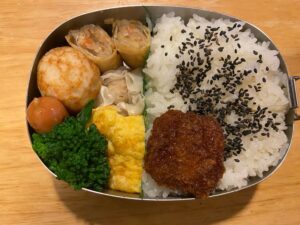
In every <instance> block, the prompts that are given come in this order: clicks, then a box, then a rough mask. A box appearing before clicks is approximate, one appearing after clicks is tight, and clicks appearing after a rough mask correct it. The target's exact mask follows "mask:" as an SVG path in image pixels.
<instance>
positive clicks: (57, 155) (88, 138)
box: [32, 101, 110, 191]
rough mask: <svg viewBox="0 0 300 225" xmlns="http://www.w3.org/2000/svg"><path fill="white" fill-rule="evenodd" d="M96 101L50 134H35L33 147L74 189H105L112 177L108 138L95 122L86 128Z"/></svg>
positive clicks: (59, 177)
mask: <svg viewBox="0 0 300 225" xmlns="http://www.w3.org/2000/svg"><path fill="white" fill-rule="evenodd" d="M93 104H94V102H93V101H91V102H89V103H88V104H87V105H86V106H85V108H84V109H83V110H82V111H81V112H80V113H79V114H78V115H77V117H68V118H66V119H65V121H64V122H63V123H61V124H58V125H56V126H55V127H54V128H53V130H52V131H51V132H49V133H46V134H37V133H34V134H33V135H32V139H33V149H34V150H35V151H36V152H37V154H38V155H39V156H40V157H41V159H42V160H43V161H44V163H45V164H46V165H47V166H48V168H49V169H50V170H51V171H53V172H54V173H55V174H56V175H57V179H61V180H65V181H66V182H68V183H69V184H70V185H71V186H72V187H73V188H74V189H81V188H89V189H92V190H95V191H101V190H103V188H105V187H106V185H107V183H108V179H109V173H110V169H109V164H108V158H107V154H106V150H107V141H106V139H105V137H104V136H102V135H101V134H100V133H99V131H98V130H97V128H96V126H95V125H94V124H92V125H90V126H89V127H87V128H86V124H87V123H88V121H89V120H90V117H91V112H92V108H93Z"/></svg>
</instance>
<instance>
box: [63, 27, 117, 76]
mask: <svg viewBox="0 0 300 225" xmlns="http://www.w3.org/2000/svg"><path fill="white" fill-rule="evenodd" d="M66 40H67V42H68V43H69V44H70V45H71V46H72V47H73V48H75V49H77V50H79V51H80V52H82V53H83V54H85V55H86V56H87V57H88V58H89V59H90V60H92V61H93V62H94V63H96V64H97V65H98V66H99V68H100V70H101V72H102V73H104V72H105V71H107V70H112V69H117V68H118V67H120V66H121V65H122V60H121V57H120V55H119V54H118V52H117V50H116V47H115V44H114V42H113V41H112V39H111V37H110V36H109V35H108V34H107V33H106V31H105V30H103V29H102V28H101V27H99V26H96V25H94V24H89V25H85V26H83V27H81V28H80V29H79V30H71V31H70V32H69V33H68V35H67V36H66Z"/></svg>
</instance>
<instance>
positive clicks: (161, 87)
mask: <svg viewBox="0 0 300 225" xmlns="http://www.w3.org/2000/svg"><path fill="white" fill-rule="evenodd" d="M243 25H244V23H243V22H231V21H229V20H223V19H218V20H212V21H208V20H206V19H205V18H202V17H199V16H197V15H194V16H193V18H191V19H190V20H189V21H188V23H187V25H185V24H184V22H183V20H182V19H181V18H180V17H176V16H174V14H172V13H171V14H168V15H163V16H162V17H161V18H160V19H158V21H157V23H156V25H155V27H154V30H153V32H154V34H155V35H154V37H153V38H152V43H151V50H150V55H149V58H148V60H147V65H146V67H145V69H144V73H145V74H146V75H147V78H148V84H147V92H146V94H145V95H146V106H147V115H148V120H149V121H150V124H151V123H152V122H153V120H154V119H155V118H156V117H158V116H160V115H161V114H163V113H164V112H166V111H167V110H168V109H170V108H173V109H177V110H181V111H183V112H186V111H188V110H192V111H194V110H196V108H195V107H196V106H195V105H193V104H191V103H187V102H186V99H184V98H183V97H182V94H180V93H179V91H178V90H176V89H174V86H175V84H176V83H178V80H177V77H176V74H178V73H179V72H180V71H179V68H178V65H180V64H181V63H182V61H186V62H187V61H189V60H190V57H191V55H192V54H196V53H197V52H199V53H200V55H201V56H202V54H205V52H203V50H199V51H197V49H196V48H197V47H198V44H197V45H195V46H196V47H192V49H195V50H196V51H195V53H193V52H189V53H187V51H185V52H183V54H181V55H180V57H178V52H179V50H178V49H179V48H178V47H180V46H182V42H186V40H187V39H188V38H189V37H191V34H192V36H194V39H195V40H198V39H197V38H199V39H201V38H203V37H204V36H205V32H206V29H208V28H209V29H211V28H216V29H218V33H219V32H221V31H226V34H227V36H228V38H225V37H224V36H222V37H221V36H218V44H219V45H217V44H215V45H212V46H210V48H211V49H212V52H211V56H212V57H213V59H212V61H211V69H210V70H209V71H208V72H207V73H206V77H205V78H204V79H203V81H202V82H201V84H200V85H199V88H200V89H202V90H204V91H205V90H209V89H211V88H212V84H211V83H210V80H211V79H212V77H213V76H214V74H216V73H218V72H217V71H218V69H220V68H221V67H222V65H223V62H222V61H220V59H221V58H222V57H223V58H226V57H227V55H230V56H234V57H239V59H241V58H244V59H245V60H246V62H247V63H241V64H239V65H237V68H236V69H238V70H240V71H244V70H246V71H247V70H248V71H252V72H251V73H249V75H247V77H245V79H244V80H243V81H242V83H241V84H239V85H237V86H236V90H237V91H238V90H239V89H241V88H243V89H248V94H249V95H250V96H252V97H253V100H249V103H248V106H249V107H250V108H251V110H253V111H255V110H256V109H257V106H260V107H261V108H264V107H268V112H267V115H271V113H276V118H273V119H274V123H276V124H277V126H276V127H277V128H276V131H275V130H273V129H270V130H269V131H268V136H269V137H268V136H266V135H261V133H262V132H260V133H258V134H249V135H245V136H242V137H241V143H242V145H243V148H244V149H245V150H243V151H240V152H239V153H238V154H237V155H228V156H227V158H226V160H225V162H224V165H225V168H226V171H225V173H224V175H223V178H222V179H221V180H220V182H219V185H218V187H217V189H220V190H230V189H233V188H241V187H243V186H245V185H247V182H248V178H249V177H251V176H260V177H262V176H263V172H264V171H267V170H268V169H269V167H270V166H275V165H277V163H278V161H279V160H280V159H281V157H282V152H283V151H284V150H285V149H286V147H287V137H286V135H285V133H284V130H285V129H286V125H285V122H284V121H285V113H286V112H287V110H288V106H289V101H288V98H287V96H286V94H285V88H284V77H285V76H286V75H285V74H283V73H282V72H280V70H279V66H280V62H279V59H278V57H277V54H278V52H277V51H275V50H270V49H269V48H268V46H269V43H267V42H262V43H260V42H258V41H257V39H256V38H255V37H254V35H253V34H252V33H251V31H250V30H246V31H244V30H242V29H243ZM231 28H232V29H231ZM183 31H184V32H183ZM237 37H238V41H237ZM227 39H228V40H227ZM220 47H221V48H223V49H220ZM221 50H222V51H221ZM253 53H255V54H253ZM256 53H259V54H261V55H262V56H258V55H257V54H256ZM258 57H259V59H258ZM260 59H263V60H261V61H260ZM253 71H256V72H253ZM257 83H260V86H259V89H260V91H256V88H255V89H254V88H249V85H250V86H251V85H253V84H257ZM213 85H216V86H218V87H219V86H222V80H214V81H213ZM251 87H252V86H251ZM170 90H172V91H170ZM222 91H224V92H226V91H225V90H222ZM237 91H235V92H234V93H228V92H226V94H225V95H224V96H223V97H222V101H224V102H225V103H222V104H226V102H230V101H234V100H235V99H237V98H238V94H237ZM172 92H173V93H172ZM195 96H196V95H195ZM197 96H200V95H199V94H198V95H197ZM214 107H215V108H216V109H217V108H220V107H222V105H221V103H218V104H216V105H215V106H214ZM268 113H269V114H268ZM238 119H239V116H238V115H236V114H235V113H234V112H232V113H230V114H228V115H226V117H225V119H224V120H225V122H226V123H227V124H232V125H234V124H235V122H236V121H237V120H238ZM267 119H268V116H266V117H265V118H261V123H266V122H267ZM150 132H151V126H150V129H149V130H148V135H149V134H150ZM254 136H257V137H254ZM229 137H231V136H230V135H229ZM142 187H143V192H144V195H145V196H146V197H152V198H154V197H164V198H165V197H167V196H168V195H169V194H178V192H177V191H176V190H170V189H168V188H166V187H161V186H158V185H157V184H156V183H155V181H154V180H153V179H152V178H151V176H150V175H149V174H147V173H146V172H144V174H143V184H142Z"/></svg>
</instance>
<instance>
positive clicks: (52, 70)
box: [37, 47, 101, 112]
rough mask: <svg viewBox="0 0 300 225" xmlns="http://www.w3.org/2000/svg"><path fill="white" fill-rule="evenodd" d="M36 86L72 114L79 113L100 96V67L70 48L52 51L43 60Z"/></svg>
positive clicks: (44, 94) (39, 67) (59, 48)
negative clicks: (58, 101) (89, 102)
mask: <svg viewBox="0 0 300 225" xmlns="http://www.w3.org/2000/svg"><path fill="white" fill-rule="evenodd" d="M37 84H38V88H39V90H40V92H41V94H42V96H51V97H55V98H57V99H58V100H60V101H61V102H62V103H63V104H64V105H65V106H66V107H67V108H68V109H69V110H70V111H72V112H78V111H80V110H81V109H82V108H83V107H84V106H85V104H86V103H87V102H88V101H89V100H91V99H95V98H96V97H97V95H98V93H99V90H100V86H101V80H100V71H99V68H98V67H97V66H96V64H94V63H93V62H92V61H90V60H89V59H88V58H87V57H86V56H85V55H84V54H82V53H81V52H79V51H78V50H75V49H73V48H71V47H58V48H54V49H51V50H50V51H49V52H47V53H46V54H45V55H44V56H43V58H42V59H41V60H40V62H39V65H38V69H37Z"/></svg>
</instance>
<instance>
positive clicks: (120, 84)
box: [98, 68, 145, 115]
mask: <svg viewBox="0 0 300 225" xmlns="http://www.w3.org/2000/svg"><path fill="white" fill-rule="evenodd" d="M101 79H102V82H103V85H102V87H101V90H100V94H99V99H98V101H99V102H98V105H100V106H105V105H112V104H114V105H116V106H118V108H119V109H120V110H121V111H122V112H124V114H127V115H139V114H141V113H142V112H143V110H144V106H145V105H144V97H143V95H142V90H143V78H142V76H141V71H140V70H135V71H132V72H129V71H128V70H126V68H120V69H118V70H112V71H109V72H107V73H106V74H104V75H102V76H101Z"/></svg>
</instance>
